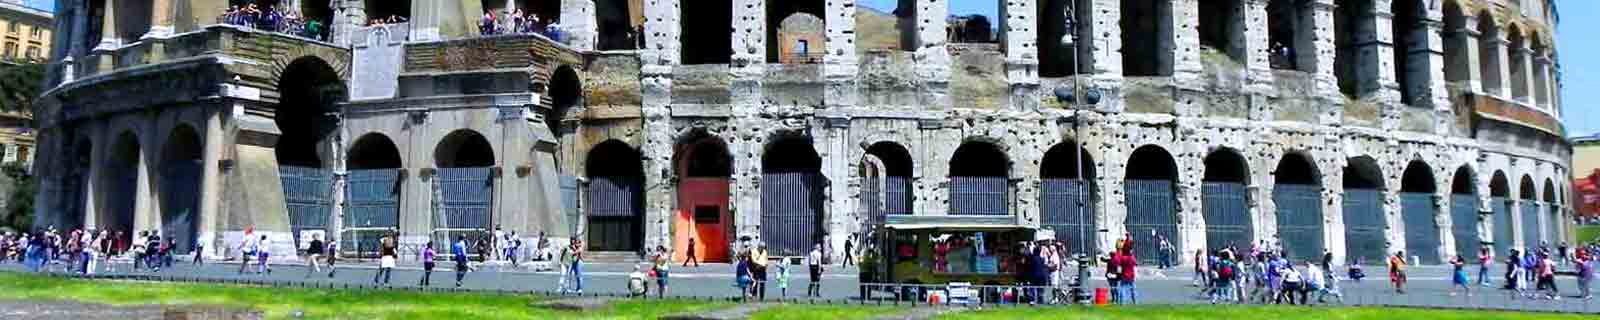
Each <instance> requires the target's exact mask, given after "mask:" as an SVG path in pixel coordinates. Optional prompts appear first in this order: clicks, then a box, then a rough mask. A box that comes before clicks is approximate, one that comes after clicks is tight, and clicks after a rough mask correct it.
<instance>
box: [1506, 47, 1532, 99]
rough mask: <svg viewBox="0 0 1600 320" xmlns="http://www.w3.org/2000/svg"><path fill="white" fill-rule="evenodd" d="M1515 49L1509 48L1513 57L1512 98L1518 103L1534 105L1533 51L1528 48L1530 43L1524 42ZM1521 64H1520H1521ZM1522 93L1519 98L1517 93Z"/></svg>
mask: <svg viewBox="0 0 1600 320" xmlns="http://www.w3.org/2000/svg"><path fill="white" fill-rule="evenodd" d="M1514 45H1519V46H1517V47H1514V48H1507V49H1506V50H1507V51H1508V52H1510V56H1511V61H1512V63H1511V67H1512V68H1513V69H1512V70H1511V78H1510V79H1511V86H1512V87H1511V91H1510V92H1511V98H1512V99H1513V100H1516V101H1517V102H1521V103H1525V104H1528V105H1533V63H1532V60H1533V59H1532V57H1533V49H1532V48H1529V47H1528V42H1527V41H1523V42H1522V43H1520V44H1516V43H1514ZM1519 62H1520V63H1519ZM1519 89H1520V90H1521V91H1522V95H1520V96H1518V95H1517V91H1518V90H1519Z"/></svg>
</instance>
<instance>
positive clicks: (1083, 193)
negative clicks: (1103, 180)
mask: <svg viewBox="0 0 1600 320" xmlns="http://www.w3.org/2000/svg"><path fill="white" fill-rule="evenodd" d="M1079 155H1082V159H1080V158H1079ZM1079 172H1082V174H1081V175H1080V174H1079ZM1039 173H1040V174H1039V175H1040V176H1041V177H1042V178H1044V181H1042V183H1043V185H1041V186H1040V190H1039V211H1040V212H1041V213H1042V214H1041V215H1042V217H1041V218H1040V220H1041V221H1040V223H1039V224H1040V228H1044V229H1051V230H1055V233H1056V239H1061V240H1066V242H1067V250H1068V251H1069V252H1068V253H1071V254H1078V253H1084V254H1094V252H1095V248H1096V246H1095V243H1098V242H1097V241H1096V240H1095V238H1096V235H1098V233H1099V232H1098V231H1097V230H1098V229H1099V227H1098V226H1096V224H1095V219H1094V217H1095V198H1096V197H1097V193H1098V190H1096V189H1097V186H1096V185H1095V184H1094V181H1095V180H1094V177H1095V171H1094V159H1093V158H1092V157H1090V156H1089V152H1088V150H1086V149H1085V148H1084V147H1083V146H1082V145H1080V144H1078V142H1077V141H1071V140H1068V141H1063V142H1062V143H1058V144H1056V145H1055V146H1053V147H1050V150H1049V151H1046V152H1045V154H1044V159H1043V161H1042V162H1040V164H1039ZM1080 177H1081V178H1080Z"/></svg>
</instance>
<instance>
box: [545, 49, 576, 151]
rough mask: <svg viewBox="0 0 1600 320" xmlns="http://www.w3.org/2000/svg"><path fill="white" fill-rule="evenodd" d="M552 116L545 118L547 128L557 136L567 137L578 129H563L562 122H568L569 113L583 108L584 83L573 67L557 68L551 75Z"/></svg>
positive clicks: (549, 90)
mask: <svg viewBox="0 0 1600 320" xmlns="http://www.w3.org/2000/svg"><path fill="white" fill-rule="evenodd" d="M546 91H547V92H548V94H549V95H550V114H549V115H547V116H545V117H544V121H545V126H546V127H547V128H549V129H550V132H551V133H554V134H556V135H557V136H561V135H566V134H568V132H570V131H572V130H574V129H576V128H562V127H561V122H562V121H563V120H566V118H567V113H568V112H571V111H572V109H573V108H577V107H581V106H580V104H582V100H583V82H582V80H580V79H579V78H578V72H577V71H574V70H573V69H572V66H567V65H563V66H560V67H557V68H556V70H555V72H552V73H551V74H550V85H549V89H548V90H546Z"/></svg>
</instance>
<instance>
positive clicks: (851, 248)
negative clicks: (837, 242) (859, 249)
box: [842, 234, 856, 267]
mask: <svg viewBox="0 0 1600 320" xmlns="http://www.w3.org/2000/svg"><path fill="white" fill-rule="evenodd" d="M855 238H856V235H855V234H851V235H849V236H847V237H845V238H844V264H842V266H845V267H848V266H850V264H852V263H855V252H856V251H855V250H856V246H855V241H854V240H855Z"/></svg>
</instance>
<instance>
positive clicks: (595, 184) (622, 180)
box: [584, 176, 644, 251]
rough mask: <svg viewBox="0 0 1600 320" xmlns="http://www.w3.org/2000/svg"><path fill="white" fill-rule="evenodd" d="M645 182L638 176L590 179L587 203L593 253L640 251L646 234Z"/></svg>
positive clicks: (590, 244) (588, 234) (588, 233)
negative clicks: (642, 223)
mask: <svg viewBox="0 0 1600 320" xmlns="http://www.w3.org/2000/svg"><path fill="white" fill-rule="evenodd" d="M643 186H644V184H643V178H642V177H638V176H611V177H607V176H599V177H590V180H589V188H588V190H587V191H586V192H585V197H584V199H585V200H586V201H585V202H584V203H587V204H588V206H587V208H588V211H589V212H588V215H589V223H588V229H589V230H588V232H587V235H586V236H587V238H588V240H589V243H588V244H589V246H590V249H591V250H594V251H638V250H639V249H640V247H641V245H642V243H643V241H642V240H641V239H643V237H644V232H643V231H644V230H643V229H641V227H642V226H640V223H639V221H640V219H641V218H643V216H644V214H643V212H644V192H643V188H644V187H643Z"/></svg>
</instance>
